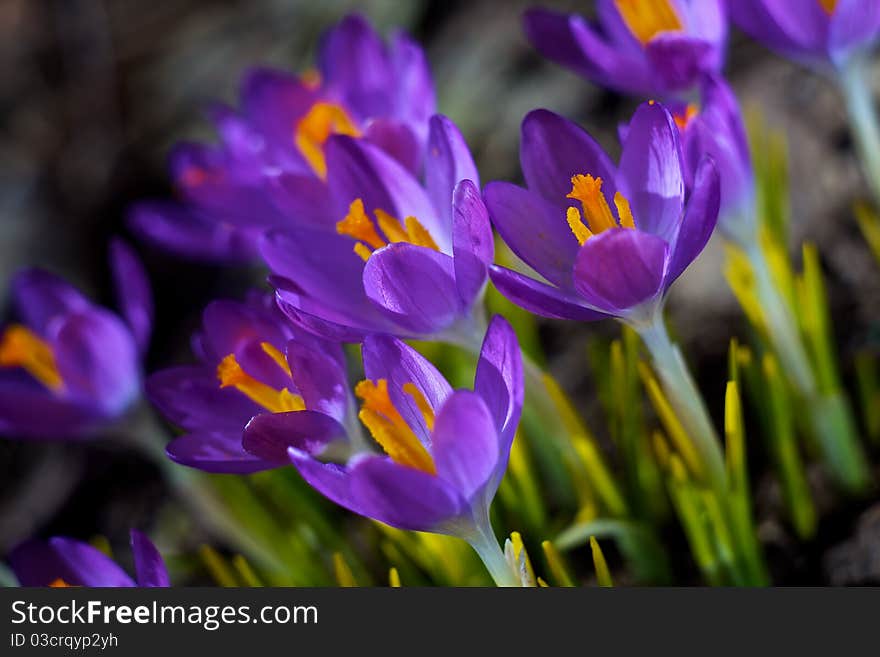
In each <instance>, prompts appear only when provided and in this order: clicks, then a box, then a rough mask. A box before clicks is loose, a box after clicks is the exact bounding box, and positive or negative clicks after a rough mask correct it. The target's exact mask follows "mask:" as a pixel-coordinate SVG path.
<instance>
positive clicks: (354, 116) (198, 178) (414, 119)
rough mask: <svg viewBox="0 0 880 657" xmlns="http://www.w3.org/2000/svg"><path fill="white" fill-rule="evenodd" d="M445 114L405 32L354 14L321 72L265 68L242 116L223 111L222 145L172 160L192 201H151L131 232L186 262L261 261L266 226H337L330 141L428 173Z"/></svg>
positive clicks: (183, 148)
mask: <svg viewBox="0 0 880 657" xmlns="http://www.w3.org/2000/svg"><path fill="white" fill-rule="evenodd" d="M434 111H435V101H434V88H433V83H432V81H431V75H430V71H429V70H428V67H427V63H426V60H425V56H424V53H423V52H422V50H421V48H420V47H419V46H418V45H416V44H415V43H414V42H413V41H412V40H411V39H410V38H409V37H408V36H406V35H405V34H403V33H396V34H395V35H393V37H392V38H391V39H390V40H389V42H388V43H386V42H384V41H383V40H382V38H381V36H380V35H379V34H377V33H376V31H375V30H374V29H373V28H372V27H371V26H370V24H369V23H368V22H367V21H366V20H365V19H364V18H362V17H361V16H349V17H347V18H345V19H344V20H342V21H341V22H340V23H339V24H338V25H336V26H335V27H334V28H333V29H331V30H330V31H329V32H328V33H327V34H325V35H324V38H323V39H322V42H321V47H320V52H319V54H318V59H317V68H316V69H315V70H314V71H310V72H307V73H306V74H304V75H302V76H299V77H297V76H293V75H289V74H287V73H284V72H281V71H276V70H268V69H259V70H255V71H253V72H251V73H250V74H249V75H247V76H246V78H245V79H244V82H243V84H242V89H241V99H240V108H239V109H237V110H236V109H232V108H229V107H226V106H216V107H214V108H212V110H211V112H210V118H211V119H212V121H213V123H214V125H215V127H216V129H217V132H218V134H219V137H220V139H219V143H218V144H216V145H207V144H195V143H185V144H181V145H178V146H177V147H176V148H175V149H174V151H173V152H172V154H171V156H170V171H171V176H172V179H173V181H174V185H175V188H176V189H177V191H178V193H179V195H180V197H181V202H167V201H147V202H143V203H140V204H138V205H136V206H135V207H134V208H133V209H132V211H131V214H130V217H129V225H130V226H131V228H132V229H133V230H134V231H135V232H136V233H137V234H139V235H140V236H141V237H143V238H144V239H146V240H148V241H150V242H152V243H154V244H156V245H158V246H159V247H161V248H163V249H165V250H168V251H170V252H172V253H176V254H178V255H182V256H185V257H191V258H199V259H210V260H220V261H230V260H241V259H250V258H254V257H255V256H256V255H257V251H256V244H257V240H258V238H259V236H260V234H261V233H262V232H263V231H265V230H266V229H267V228H271V227H278V226H288V225H290V224H292V223H305V224H309V223H321V222H322V221H324V220H325V219H326V217H327V210H328V207H329V206H331V205H332V201H331V198H330V196H329V191H330V190H328V187H327V185H326V180H327V176H328V161H327V158H328V154H327V152H326V147H327V141H328V139H329V138H330V137H332V136H333V135H347V136H350V137H351V138H353V139H358V140H362V141H364V142H366V143H369V144H371V145H373V146H375V147H376V148H377V149H379V150H381V151H382V152H383V153H387V154H388V156H389V157H391V158H392V159H394V160H395V161H396V162H398V163H399V164H400V166H401V167H403V168H404V169H406V170H408V171H412V172H417V171H419V170H420V169H421V166H422V164H423V160H424V157H425V147H426V140H427V133H428V120H429V118H430V117H431V116H432V115H433V114H434Z"/></svg>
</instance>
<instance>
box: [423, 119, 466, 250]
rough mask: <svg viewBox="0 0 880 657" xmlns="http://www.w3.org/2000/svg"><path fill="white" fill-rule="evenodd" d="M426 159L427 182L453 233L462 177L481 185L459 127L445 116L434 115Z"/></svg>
mask: <svg viewBox="0 0 880 657" xmlns="http://www.w3.org/2000/svg"><path fill="white" fill-rule="evenodd" d="M425 157H426V160H425V185H426V187H427V189H428V194H429V195H430V197H431V201H432V202H433V204H434V208H436V211H437V213H438V214H439V215H440V217H441V219H442V221H443V223H444V224H445V230H446V232H447V233H451V232H452V223H453V218H452V204H453V191H454V190H455V186H456V185H458V183H459V182H460V181H462V180H470V181H472V182H473V183H474V184H475V185H476V186H477V188H479V186H480V174H479V173H478V172H477V166H476V165H475V164H474V158H473V157H472V156H471V152H470V150H469V149H468V146H467V143H465V140H464V137H462V135H461V132H459V130H458V127H456V125H455V124H454V123H453V122H452V121H450V120H449V119H448V118H446V117H445V116H442V115H440V114H437V115H435V116H433V117H431V122H430V131H429V133H428V150H427V154H426V156H425Z"/></svg>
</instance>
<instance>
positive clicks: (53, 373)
mask: <svg viewBox="0 0 880 657" xmlns="http://www.w3.org/2000/svg"><path fill="white" fill-rule="evenodd" d="M0 367H21V368H22V369H24V370H25V371H26V372H27V373H28V374H30V375H31V376H32V377H34V378H35V379H36V380H37V381H39V382H40V383H42V384H43V385H44V386H46V387H47V388H49V389H50V390H60V389H61V388H63V387H64V381H63V380H62V379H61V374H60V373H59V372H58V366H57V365H56V364H55V354H53V353H52V348H51V347H50V346H49V345H48V344H47V343H46V341H45V340H43V339H42V338H40V337H39V336H38V335H37V334H36V333H34V332H33V331H31V330H30V329H28V328H27V327H25V326H22V325H21V324H13V325H12V326H10V327H9V328H7V329H6V331H5V332H4V333H3V336H2V337H0Z"/></svg>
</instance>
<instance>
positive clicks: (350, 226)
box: [336, 198, 386, 249]
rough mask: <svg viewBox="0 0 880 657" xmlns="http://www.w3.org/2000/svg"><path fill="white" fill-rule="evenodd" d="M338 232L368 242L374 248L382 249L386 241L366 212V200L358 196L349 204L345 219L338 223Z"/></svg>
mask: <svg viewBox="0 0 880 657" xmlns="http://www.w3.org/2000/svg"><path fill="white" fill-rule="evenodd" d="M336 232H337V233H339V234H340V235H349V236H351V237H353V238H355V239H356V240H360V241H361V242H366V243H367V244H369V245H370V246H372V247H373V248H374V249H381V248H382V247H383V246H385V244H386V242H385V240H383V239H382V238H381V237H379V233H377V232H376V227H375V226H374V225H373V222H372V221H370V218H369V217H368V216H367V213H366V212H364V202H363V201H362V200H361V199H359V198H356V199H355V200H353V201H352V202H351V205H349V206H348V214H347V215H345V219H343V220H342V221H339V222H337V223H336Z"/></svg>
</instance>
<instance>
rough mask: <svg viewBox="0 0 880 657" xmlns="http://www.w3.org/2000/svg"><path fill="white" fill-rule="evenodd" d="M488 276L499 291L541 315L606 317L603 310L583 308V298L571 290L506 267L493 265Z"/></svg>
mask: <svg viewBox="0 0 880 657" xmlns="http://www.w3.org/2000/svg"><path fill="white" fill-rule="evenodd" d="M489 276H490V277H491V278H492V282H493V283H494V284H495V287H497V288H498V291H499V292H501V294H503V295H504V296H505V297H507V298H508V299H510V300H511V301H513V302H514V303H515V304H516V305H518V306H521V307H522V308H525V309H526V310H528V311H529V312H532V313H534V314H536V315H540V316H541V317H549V318H550V319H573V320H577V321H580V322H592V321H595V320H597V319H603V318H605V317H607V315H606V314H605V313H602V312H599V311H597V310H594V309H592V308H585V307H584V306H583V301H582V299H580V298H579V297H578V296H577V294H576V293H575V292H573V291H572V292H565V291H563V290H560V289H559V288H557V287H553V286H552V285H547V284H546V283H542V282H541V281H536V280H535V279H534V278H530V277H528V276H524V275H523V274H520V273H518V272H515V271H513V270H511V269H507V268H506V267H499V266H498V265H493V266H492V267H490V268H489Z"/></svg>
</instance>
